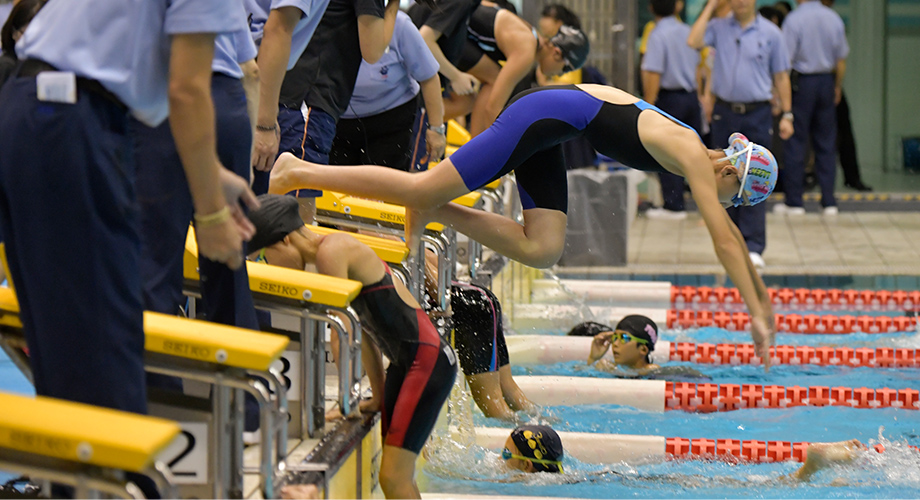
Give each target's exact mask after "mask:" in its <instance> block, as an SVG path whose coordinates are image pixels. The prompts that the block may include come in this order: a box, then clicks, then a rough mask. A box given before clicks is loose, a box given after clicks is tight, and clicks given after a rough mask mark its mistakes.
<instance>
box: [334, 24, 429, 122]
mask: <svg viewBox="0 0 920 500" xmlns="http://www.w3.org/2000/svg"><path fill="white" fill-rule="evenodd" d="M438 68H439V66H438V61H437V59H435V58H434V56H433V55H431V51H430V50H429V49H428V46H427V45H426V44H425V40H424V39H423V38H422V35H420V34H419V32H418V28H416V27H415V25H414V24H412V20H411V19H409V16H408V14H406V13H404V12H402V11H400V12H399V13H398V14H397V15H396V25H395V26H394V28H393V38H392V39H390V45H389V46H388V47H387V51H386V52H385V53H384V54H383V57H381V58H380V60H379V61H377V62H376V63H374V64H368V63H367V61H361V68H360V69H359V70H358V78H357V80H356V81H355V91H354V93H353V94H352V96H351V101H350V102H349V104H348V109H347V110H345V112H344V113H342V118H364V117H365V116H373V115H376V114H380V113H383V112H384V111H389V110H391V109H393V108H395V107H397V106H400V105H402V104H405V103H406V102H408V101H409V100H410V99H413V98H415V96H416V95H417V94H418V91H419V84H418V82H419V81H424V80H427V79H429V78H431V77H433V76H435V75H436V74H438Z"/></svg>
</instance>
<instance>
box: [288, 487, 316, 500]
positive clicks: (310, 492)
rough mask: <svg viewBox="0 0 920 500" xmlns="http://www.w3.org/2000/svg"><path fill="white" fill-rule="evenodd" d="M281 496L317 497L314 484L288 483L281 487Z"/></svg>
mask: <svg viewBox="0 0 920 500" xmlns="http://www.w3.org/2000/svg"><path fill="white" fill-rule="evenodd" d="M281 498H291V499H293V498H319V488H317V487H316V485H315V484H289V485H287V486H284V487H282V488H281Z"/></svg>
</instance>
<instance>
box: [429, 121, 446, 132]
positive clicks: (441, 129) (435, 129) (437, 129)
mask: <svg viewBox="0 0 920 500" xmlns="http://www.w3.org/2000/svg"><path fill="white" fill-rule="evenodd" d="M428 130H431V131H432V132H437V133H438V134H440V135H447V124H446V123H442V124H440V125H438V126H437V127H430V126H429V127H428Z"/></svg>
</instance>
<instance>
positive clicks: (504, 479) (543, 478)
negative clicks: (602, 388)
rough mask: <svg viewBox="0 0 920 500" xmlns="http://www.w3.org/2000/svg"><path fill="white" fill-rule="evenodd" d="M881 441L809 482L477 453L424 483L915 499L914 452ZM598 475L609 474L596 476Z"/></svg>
mask: <svg viewBox="0 0 920 500" xmlns="http://www.w3.org/2000/svg"><path fill="white" fill-rule="evenodd" d="M882 442H883V444H884V445H885V446H886V451H885V453H881V454H879V453H876V452H874V451H864V452H860V453H859V454H858V455H857V458H856V459H855V460H854V461H853V462H852V463H850V464H847V465H845V466H835V467H832V468H830V469H828V470H825V471H822V472H820V473H818V474H817V475H816V476H815V477H814V478H813V479H812V481H811V482H809V483H798V482H787V481H784V480H783V479H782V476H784V475H786V474H790V473H792V472H794V471H795V470H796V469H797V468H798V464H795V463H792V462H784V463H778V464H757V465H752V464H732V463H728V462H723V461H704V460H692V461H690V460H670V461H662V460H659V461H654V462H649V463H645V464H633V465H627V464H624V463H619V464H607V465H604V466H599V465H595V464H586V463H581V462H578V461H577V460H573V459H570V458H567V459H566V461H565V471H566V472H565V474H563V475H556V474H523V473H520V472H515V471H508V470H507V469H505V468H504V466H503V465H502V464H501V463H500V460H499V457H498V454H497V453H495V452H493V451H489V450H483V449H481V448H474V449H470V448H466V449H463V450H458V451H457V452H456V453H451V452H446V453H443V454H441V455H436V456H434V457H432V460H431V462H429V464H428V465H427V466H426V468H425V470H424V476H425V478H424V480H425V483H426V488H427V489H426V491H431V492H445V493H451V492H453V493H460V492H462V493H465V494H487V495H519V496H559V497H569V498H573V497H577V498H917V497H918V495H920V489H918V488H920V474H918V471H920V453H917V452H915V451H913V450H910V449H908V448H907V447H906V446H905V445H904V444H903V443H899V442H891V441H888V440H886V439H883V440H882ZM604 470H610V471H613V472H614V473H608V474H604V475H599V476H598V475H596V474H597V473H598V472H599V471H604ZM457 471H463V472H462V473H457ZM458 476H459V477H458ZM461 477H462V478H461Z"/></svg>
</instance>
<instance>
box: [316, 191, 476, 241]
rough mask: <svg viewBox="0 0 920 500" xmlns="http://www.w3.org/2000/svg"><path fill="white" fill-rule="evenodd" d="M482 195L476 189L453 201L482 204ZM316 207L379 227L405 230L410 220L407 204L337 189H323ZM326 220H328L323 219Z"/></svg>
mask: <svg viewBox="0 0 920 500" xmlns="http://www.w3.org/2000/svg"><path fill="white" fill-rule="evenodd" d="M481 199H482V194H480V193H478V192H472V193H467V194H465V195H463V196H460V197H459V198H456V199H455V200H453V203H456V204H458V205H463V206H464V207H475V206H476V205H477V204H479V201H480V200H481ZM316 210H317V215H319V212H324V214H323V215H327V214H330V215H332V214H335V215H337V216H338V218H345V219H358V220H362V219H363V220H364V221H365V222H367V223H370V224H372V225H373V226H374V227H376V228H377V229H378V230H379V229H380V228H391V229H398V230H400V231H401V230H402V228H403V226H405V224H406V208H405V207H402V206H399V205H393V204H390V203H384V202H382V201H374V200H368V199H364V198H358V197H355V196H349V195H347V194H342V193H336V192H333V191H323V195H322V196H321V197H319V198H317V199H316ZM317 220H319V219H317ZM323 222H326V221H325V220H323ZM332 223H341V221H334V222H332ZM425 229H427V230H429V231H443V230H444V225H443V224H438V223H437V222H432V223H430V224H428V225H427V226H425Z"/></svg>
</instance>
